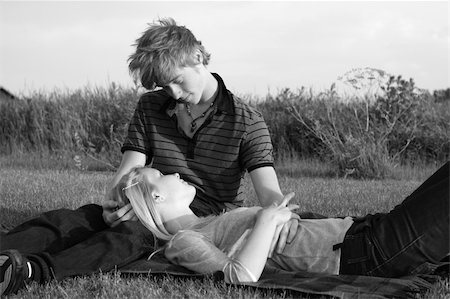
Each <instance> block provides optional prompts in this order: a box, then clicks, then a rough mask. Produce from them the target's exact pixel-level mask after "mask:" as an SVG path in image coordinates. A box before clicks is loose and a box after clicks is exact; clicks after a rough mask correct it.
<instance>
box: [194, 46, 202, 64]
mask: <svg viewBox="0 0 450 299" xmlns="http://www.w3.org/2000/svg"><path fill="white" fill-rule="evenodd" d="M194 62H195V63H196V64H203V55H202V52H200V50H198V49H197V50H195V53H194Z"/></svg>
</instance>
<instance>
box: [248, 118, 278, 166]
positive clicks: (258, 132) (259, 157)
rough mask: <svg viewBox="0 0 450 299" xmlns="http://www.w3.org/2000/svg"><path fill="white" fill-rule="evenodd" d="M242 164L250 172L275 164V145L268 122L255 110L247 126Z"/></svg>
mask: <svg viewBox="0 0 450 299" xmlns="http://www.w3.org/2000/svg"><path fill="white" fill-rule="evenodd" d="M241 159H242V165H244V168H245V169H247V171H248V172H250V171H252V170H255V169H256V168H259V167H263V166H273V146H272V140H271V138H270V133H269V130H268V128H267V124H266V122H265V121H264V119H263V117H262V115H261V114H260V113H259V112H257V111H254V112H253V117H252V119H251V123H249V124H248V125H247V127H246V132H245V139H244V140H243V143H242V150H241Z"/></svg>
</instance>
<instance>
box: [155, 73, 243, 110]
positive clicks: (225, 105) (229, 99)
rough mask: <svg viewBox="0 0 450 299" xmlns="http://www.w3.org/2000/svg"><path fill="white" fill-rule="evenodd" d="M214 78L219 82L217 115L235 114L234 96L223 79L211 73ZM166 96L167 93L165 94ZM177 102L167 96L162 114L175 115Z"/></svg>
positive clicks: (162, 107)
mask: <svg viewBox="0 0 450 299" xmlns="http://www.w3.org/2000/svg"><path fill="white" fill-rule="evenodd" d="M211 74H212V75H213V76H214V78H216V80H217V82H218V88H219V92H218V93H217V96H216V101H217V111H216V114H217V113H221V112H226V113H228V114H232V115H233V114H234V104H233V94H232V93H231V92H230V91H228V90H227V87H226V86H225V83H224V82H223V80H222V78H221V77H220V76H219V75H218V74H216V73H211ZM164 93H165V94H166V95H167V93H166V92H164ZM176 104H177V102H176V101H175V99H174V98H172V97H170V96H169V95H167V100H166V102H165V103H164V104H163V105H162V106H161V109H160V110H159V111H160V112H161V113H164V112H165V113H167V114H168V115H169V116H170V115H173V110H174V109H175V107H176Z"/></svg>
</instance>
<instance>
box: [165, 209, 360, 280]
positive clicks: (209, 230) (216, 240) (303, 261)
mask: <svg viewBox="0 0 450 299" xmlns="http://www.w3.org/2000/svg"><path fill="white" fill-rule="evenodd" d="M259 209H261V208H260V207H251V208H238V209H235V210H232V211H230V212H227V213H225V214H222V215H220V216H216V217H211V218H207V219H206V220H205V221H204V222H202V223H201V224H199V225H197V226H195V227H193V228H191V229H189V230H181V231H179V232H178V233H177V234H176V235H175V236H174V237H173V238H172V239H171V240H170V241H169V242H168V243H167V245H166V248H165V251H164V253H165V256H166V257H167V258H168V259H169V260H170V261H171V262H173V263H174V264H177V265H181V266H184V267H186V268H188V269H190V270H192V271H195V272H197V273H204V274H206V273H213V272H216V271H223V272H224V274H225V280H226V281H228V282H231V283H235V282H248V281H253V282H255V281H256V279H255V277H254V275H253V274H252V273H251V272H250V271H249V270H248V269H247V268H246V267H245V265H243V264H242V263H241V262H240V261H239V260H237V259H236V258H235V257H236V256H237V253H238V252H239V250H240V249H241V248H242V245H243V244H245V242H246V239H247V238H248V236H249V234H250V233H251V231H252V229H253V227H254V225H255V222H256V216H257V212H258V210H259ZM352 224H353V220H352V218H351V217H346V218H343V219H342V218H326V219H301V220H300V221H299V227H298V230H297V234H296V236H295V238H294V240H293V241H292V242H291V243H289V244H286V247H285V248H284V250H283V252H282V253H280V254H278V253H275V252H274V253H273V255H272V257H271V258H268V259H267V261H266V266H269V267H275V268H278V269H283V270H287V271H299V270H304V271H308V272H317V273H329V274H338V273H339V264H340V254H341V252H340V249H336V250H333V245H335V244H339V243H342V242H343V240H344V237H345V233H346V232H347V230H348V229H349V228H350V226H351V225H352ZM272 237H273V236H267V238H270V239H272Z"/></svg>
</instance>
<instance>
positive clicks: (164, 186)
mask: <svg viewBox="0 0 450 299" xmlns="http://www.w3.org/2000/svg"><path fill="white" fill-rule="evenodd" d="M141 173H142V174H143V176H144V179H145V180H146V181H147V182H148V183H150V184H152V185H153V186H154V191H155V192H156V194H157V195H158V196H162V197H163V198H164V202H165V203H168V204H171V205H180V204H181V205H183V204H186V205H187V207H189V205H190V203H191V202H192V200H194V197H195V192H196V189H195V187H193V186H191V185H189V184H188V183H186V182H185V181H184V180H182V179H181V178H180V175H179V174H178V173H174V174H170V175H163V174H162V173H161V172H160V171H159V170H157V169H154V168H150V167H146V168H143V169H142V170H141Z"/></svg>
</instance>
